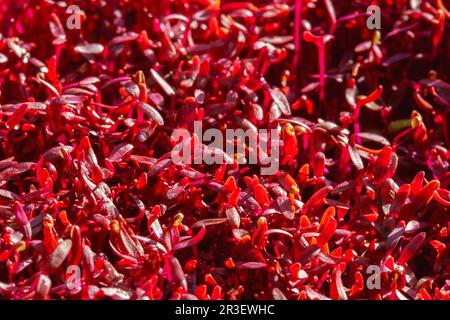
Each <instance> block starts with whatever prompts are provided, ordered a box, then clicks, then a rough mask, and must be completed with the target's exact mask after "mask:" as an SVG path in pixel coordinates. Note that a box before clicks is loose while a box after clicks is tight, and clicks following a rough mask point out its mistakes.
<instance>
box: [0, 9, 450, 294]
mask: <svg viewBox="0 0 450 320" xmlns="http://www.w3.org/2000/svg"><path fill="white" fill-rule="evenodd" d="M71 3H72V1H69V4H71ZM73 3H74V4H76V5H78V6H79V7H80V9H81V10H82V12H81V13H80V14H79V15H77V14H78V13H77V12H75V13H74V12H67V8H66V7H65V5H66V4H65V3H63V2H53V1H42V0H30V1H22V0H6V1H2V2H1V4H0V32H1V33H0V108H1V109H0V116H1V118H0V158H1V159H3V160H1V161H0V235H1V237H0V297H1V298H2V299H48V298H51V299H105V298H111V299H144V298H149V299H169V298H172V299H449V298H450V248H449V243H450V242H449V228H450V212H449V206H450V192H449V182H450V174H449V158H450V151H449V149H448V148H449V147H450V139H449V110H450V84H449V83H448V81H449V76H450V64H449V63H448V61H449V60H450V27H449V26H450V13H449V11H448V10H449V9H446V8H450V4H449V3H448V1H441V0H424V1H387V0H386V1H379V2H378V4H379V6H380V8H381V11H380V12H381V30H369V29H368V28H367V26H366V20H367V17H368V15H367V14H366V9H367V7H368V6H369V5H370V4H371V3H372V1H334V0H327V1H320V0H317V1H316V0H292V1H283V0H278V1H262V0H261V1H252V2H243V1H239V2H238V1H219V0H198V1H186V0H176V1H174V0H172V1H169V0H167V1H165V0H164V1H154V0H142V1H123V0H117V1H73ZM374 3H375V2H374ZM74 15H75V16H74ZM74 17H75V18H79V19H80V21H79V22H80V29H73V28H71V26H73V22H74V21H75V23H76V20H73V19H74ZM68 19H69V20H70V19H72V20H71V21H72V24H71V25H69V24H67V22H68V21H69V20H68ZM194 120H197V121H202V123H203V126H204V127H205V128H211V127H212V128H218V129H221V130H225V129H226V128H228V129H230V128H231V129H236V128H242V129H244V130H250V131H252V132H254V134H257V129H261V128H263V129H267V128H277V129H278V130H279V131H280V132H281V153H280V169H279V171H278V173H277V174H274V175H268V176H264V175H260V174H259V172H260V171H259V169H260V167H261V164H256V165H255V164H252V165H250V164H242V163H241V164H238V163H237V161H235V162H234V163H232V164H223V165H218V164H212V165H207V164H192V165H181V164H176V163H174V162H173V161H172V160H171V157H170V151H171V149H172V147H173V146H174V145H175V144H176V143H177V141H173V139H171V133H172V131H173V130H174V129H177V128H185V129H188V130H192V124H193V121H194ZM205 150H208V147H207V146H206V147H205ZM210 152H211V151H210ZM249 152H252V151H251V150H249V149H248V148H246V150H245V153H246V154H248V153H249ZM374 267H375V269H373V268H374ZM369 269H370V270H378V273H376V274H372V273H370V272H368V270H369ZM78 271H79V273H77V272H78ZM72 272H75V273H72ZM74 275H75V276H78V277H75V278H74V277H73V276H74ZM372 275H373V276H375V278H373V277H371V276H372ZM377 276H378V278H376V277H377ZM374 279H378V280H379V286H376V287H375V288H374V287H373V286H372V284H376V281H375V280H374ZM73 280H79V281H73ZM368 284H370V285H368Z"/></svg>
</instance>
